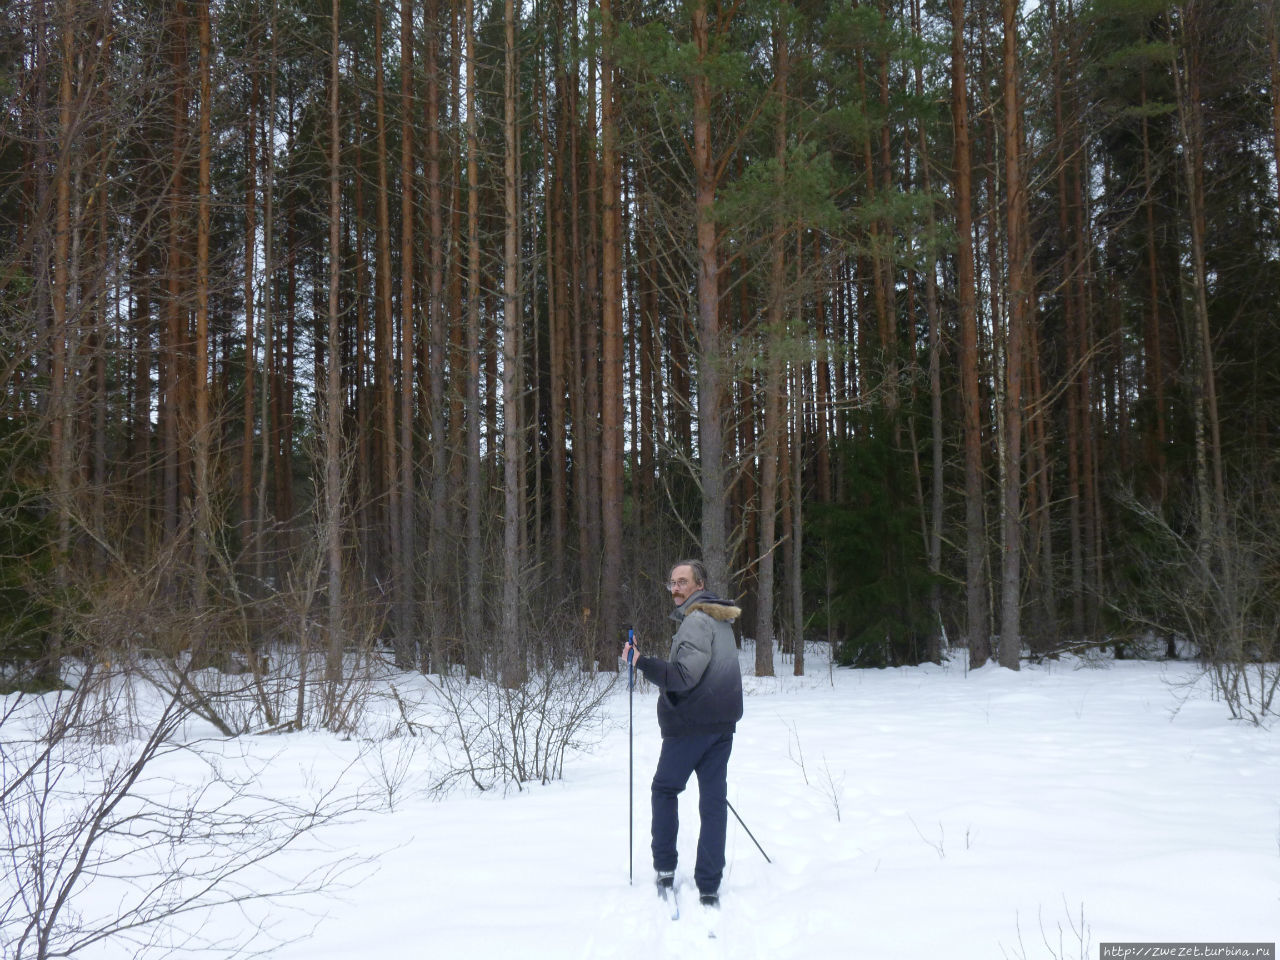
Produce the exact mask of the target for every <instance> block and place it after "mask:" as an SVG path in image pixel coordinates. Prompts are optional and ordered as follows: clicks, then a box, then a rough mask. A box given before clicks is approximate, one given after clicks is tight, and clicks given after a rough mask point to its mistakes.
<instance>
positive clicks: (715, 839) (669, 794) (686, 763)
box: [653, 733, 733, 893]
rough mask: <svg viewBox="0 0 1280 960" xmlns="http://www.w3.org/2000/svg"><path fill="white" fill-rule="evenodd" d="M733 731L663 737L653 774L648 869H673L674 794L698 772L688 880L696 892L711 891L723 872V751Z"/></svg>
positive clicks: (726, 790) (726, 803)
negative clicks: (694, 856)
mask: <svg viewBox="0 0 1280 960" xmlns="http://www.w3.org/2000/svg"><path fill="white" fill-rule="evenodd" d="M732 749H733V734H731V733H712V734H695V735H691V736H685V737H664V738H663V739H662V753H661V754H660V755H659V757H658V769H657V772H655V773H654V775H653V868H654V869H655V870H675V868H676V833H677V832H678V831H679V829H680V815H679V801H678V800H677V798H678V797H679V796H680V794H681V792H682V791H683V790H684V788H685V784H687V783H688V782H689V775H690V774H692V773H696V774H697V775H698V816H699V819H700V820H701V829H700V830H699V831H698V861H697V864H696V865H695V867H694V871H693V879H694V882H695V883H697V885H698V891H699V892H700V893H715V892H716V891H718V890H719V889H720V878H721V876H722V875H723V874H724V841H725V832H726V831H727V830H728V826H729V784H728V771H729V753H730V751H731V750H732Z"/></svg>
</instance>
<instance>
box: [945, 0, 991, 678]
mask: <svg viewBox="0 0 1280 960" xmlns="http://www.w3.org/2000/svg"><path fill="white" fill-rule="evenodd" d="M951 30H952V33H951V119H952V128H953V130H954V132H955V151H954V153H955V205H956V240H957V250H956V298H957V306H958V308H959V317H958V321H959V326H960V393H961V403H962V405H963V410H964V506H965V611H966V615H967V625H966V630H967V634H968V643H969V664H970V666H974V667H980V666H982V665H983V664H984V663H986V662H987V660H988V658H989V657H990V655H991V638H990V635H989V630H988V626H987V624H988V620H987V579H986V562H985V555H986V529H985V525H984V523H983V503H982V499H983V482H982V423H981V418H980V407H979V405H980V402H981V396H980V394H979V389H980V388H979V383H978V303H977V288H976V286H975V277H974V259H973V166H972V160H971V156H970V145H969V96H968V90H967V86H966V85H967V83H968V80H967V78H966V73H965V36H964V32H965V0H951Z"/></svg>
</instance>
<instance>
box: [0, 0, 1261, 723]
mask: <svg viewBox="0 0 1280 960" xmlns="http://www.w3.org/2000/svg"><path fill="white" fill-rule="evenodd" d="M0 105H2V112H0V673H2V676H0V683H2V684H3V688H4V689H6V690H10V689H17V688H21V689H24V690H34V689H50V688H52V687H56V686H58V685H60V684H61V683H63V682H65V680H64V671H65V669H66V664H68V663H69V662H72V661H75V662H78V663H102V664H105V663H111V662H116V663H119V662H122V661H124V660H126V659H128V658H130V657H145V658H148V659H149V660H150V661H152V662H155V661H160V662H167V663H169V664H171V665H178V666H179V667H180V669H174V670H173V671H172V672H171V674H170V676H171V677H172V678H173V680H172V682H173V684H174V685H175V687H178V688H182V689H188V690H189V692H190V694H191V696H192V697H193V698H194V700H195V702H196V703H197V704H198V703H199V700H200V697H201V696H203V694H201V693H200V692H199V689H197V687H196V686H194V685H190V681H189V677H190V672H189V671H190V670H191V669H194V668H201V669H203V668H216V669H217V670H219V671H222V672H224V673H226V674H228V675H231V674H243V675H245V676H248V677H258V678H263V677H269V676H270V675H271V674H272V672H273V671H279V670H283V669H285V668H286V662H287V664H288V665H290V666H289V669H292V670H294V672H295V675H296V677H297V678H299V682H298V685H297V687H296V688H291V689H294V693H292V694H291V695H290V696H291V697H293V698H294V699H293V700H289V701H287V702H277V701H272V702H273V703H274V704H275V705H274V707H273V708H272V709H270V710H268V711H267V712H266V715H265V720H263V721H262V722H266V723H274V724H281V725H283V724H286V723H289V722H295V723H307V722H311V721H310V720H309V719H307V718H313V717H315V716H319V717H320V719H319V720H318V721H316V722H318V723H321V724H324V725H328V726H330V727H337V726H340V725H341V722H340V720H341V718H340V717H339V716H338V715H337V712H336V711H337V709H338V708H337V707H336V706H335V704H337V703H338V702H339V700H340V698H335V697H334V696H332V693H333V691H335V690H340V689H342V686H343V684H348V683H352V682H355V680H353V677H354V676H355V674H354V673H353V667H352V664H353V663H360V662H364V661H365V660H368V659H369V658H382V659H385V660H387V661H389V662H391V663H393V664H394V667H396V668H398V669H400V670H415V671H422V672H425V673H429V674H440V675H444V674H451V673H454V672H456V673H457V674H458V675H460V676H464V677H478V678H484V679H486V680H495V681H500V682H501V684H502V685H503V686H506V687H517V686H519V685H521V684H525V683H527V682H529V680H530V678H532V677H534V676H537V675H539V674H540V673H545V672H546V671H548V670H550V669H552V668H562V667H566V666H572V667H575V668H576V667H581V668H582V669H585V670H587V671H589V672H590V671H595V670H603V671H615V670H617V669H618V666H619V661H618V653H619V651H620V649H621V646H622V642H623V640H624V639H625V637H626V635H627V631H628V630H633V631H634V633H635V636H636V637H637V638H638V642H640V643H641V644H642V645H644V646H646V647H647V648H648V649H651V650H659V651H664V650H665V649H666V643H667V638H668V637H669V636H670V630H669V629H668V626H669V625H668V622H667V615H668V612H669V601H668V600H667V599H666V594H665V592H664V581H665V580H666V575H667V571H668V570H669V569H670V567H671V565H672V564H673V563H675V562H677V561H679V560H680V559H682V558H686V557H698V558H701V559H702V560H704V561H705V563H706V566H707V569H708V571H709V586H710V587H711V588H712V589H713V590H715V591H716V592H718V593H720V594H721V595H723V596H728V597H732V598H734V600H735V602H736V603H737V604H738V605H739V606H740V607H741V608H742V610H743V615H742V618H741V619H740V621H739V623H738V628H739V633H740V637H741V639H742V640H743V641H744V642H746V641H750V642H752V643H754V649H755V662H756V673H757V674H758V675H765V674H769V673H772V672H773V671H774V670H775V663H778V662H780V663H784V664H787V667H788V669H791V667H792V665H793V666H794V671H795V672H796V673H797V674H799V673H803V671H804V669H805V662H804V653H805V641H806V640H807V641H808V642H810V643H811V644H812V643H822V644H828V643H829V644H830V645H831V649H832V654H833V657H834V658H835V659H836V660H837V661H838V662H839V663H841V664H846V665H858V666H897V665H904V664H918V663H921V662H924V661H929V660H938V659H940V658H943V657H945V656H947V654H948V651H950V650H951V649H953V648H958V647H964V648H967V656H968V658H969V661H968V662H969V664H970V666H972V667H977V666H981V665H983V664H984V663H988V662H994V663H997V664H1000V665H1002V666H1004V667H1008V668H1012V669H1017V668H1018V665H1019V663H1020V662H1023V663H1025V662H1026V661H1027V658H1042V657H1046V656H1053V655H1055V654H1057V653H1060V652H1062V651H1067V650H1082V649H1085V648H1089V647H1096V646H1105V647H1107V648H1108V649H1109V650H1113V651H1114V653H1115V655H1116V656H1126V655H1133V656H1137V655H1161V656H1162V655H1165V654H1166V653H1167V654H1170V655H1177V656H1191V655H1194V656H1199V657H1201V658H1203V659H1204V660H1205V661H1206V662H1207V663H1210V664H1213V665H1214V667H1215V669H1217V670H1219V673H1218V674H1217V676H1218V678H1219V681H1220V683H1221V685H1222V689H1223V691H1224V692H1229V691H1230V690H1236V691H1237V692H1238V691H1239V690H1240V689H1241V686H1240V685H1241V684H1244V685H1245V686H1246V687H1247V689H1246V692H1245V693H1243V694H1239V693H1237V695H1238V696H1243V697H1244V701H1243V702H1244V703H1245V705H1246V706H1248V705H1250V704H1252V705H1253V708H1254V709H1256V708H1257V707H1258V705H1259V704H1261V705H1262V706H1263V711H1262V712H1266V709H1267V708H1268V707H1270V706H1271V699H1270V698H1271V694H1272V693H1273V692H1274V691H1275V688H1276V684H1277V682H1278V681H1280V674H1277V672H1276V671H1275V670H1274V669H1271V670H1268V669H1262V670H1258V669H1257V666H1258V665H1259V664H1263V665H1265V664H1268V663H1271V664H1274V662H1275V661H1276V660H1280V488H1277V485H1276V480H1277V466H1278V464H1277V459H1276V453H1275V450H1276V447H1277V443H1276V441H1277V439H1278V438H1280V434H1278V431H1280V375H1278V374H1277V371H1278V370H1280V183H1278V167H1280V6H1278V5H1277V4H1276V3H1274V2H1273V0H946V2H942V0H644V2H635V0H567V2H566V0H560V2H558V3H557V2H554V0H521V2H519V3H517V2H516V0H493V2H488V3H486V2H479V3H477V2H476V0H399V3H398V4H395V3H390V2H387V0H365V2H356V0H96V2H92V3H90V2H85V0H11V2H9V3H7V4H5V6H4V9H3V12H0ZM779 656H780V657H781V659H778V657H779ZM1249 684H1261V686H1260V687H1259V686H1253V687H1250V686H1248V685H1249ZM308 685H309V686H308ZM1268 685H1269V686H1268ZM200 689H203V688H200ZM311 690H314V691H316V693H315V695H316V696H317V697H322V695H323V692H324V691H326V690H328V691H329V692H330V697H329V699H328V700H327V701H323V700H322V701H317V702H325V703H328V707H327V708H325V709H327V710H328V711H329V712H328V713H325V712H324V711H323V710H321V712H320V713H318V714H314V713H313V712H312V707H311V706H310V705H309V704H310V702H311V701H310V700H309V698H310V697H311V696H312V694H311V693H310V692H309V691H311ZM1264 698H1265V699H1264ZM265 702H266V701H265V700H264V703H265ZM304 702H305V703H304ZM1276 703H1277V704H1280V700H1278V701H1276ZM317 709H320V708H317ZM1271 709H1273V710H1274V707H1272V708H1271ZM219 722H221V723H224V724H225V726H226V728H227V729H226V730H225V732H227V733H232V732H238V731H237V730H236V729H235V727H236V724H235V723H234V722H233V721H232V720H230V719H228V718H227V717H226V716H225V715H224V716H223V717H222V720H220V721H219ZM255 722H258V721H255Z"/></svg>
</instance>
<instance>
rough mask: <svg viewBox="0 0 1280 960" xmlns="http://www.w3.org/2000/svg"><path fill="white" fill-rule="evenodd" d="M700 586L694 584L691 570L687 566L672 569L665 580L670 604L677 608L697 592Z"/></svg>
mask: <svg viewBox="0 0 1280 960" xmlns="http://www.w3.org/2000/svg"><path fill="white" fill-rule="evenodd" d="M701 586H702V584H700V583H695V582H694V577H693V568H692V567H689V566H683V567H673V568H672V570H671V576H670V577H669V578H668V580H667V589H668V590H670V591H671V602H672V603H674V604H675V605H676V606H677V607H678V606H680V604H682V603H684V602H685V601H686V600H688V599H689V597H690V596H691V595H692V594H693V592H694V591H695V590H698V589H699V588H700V587H701Z"/></svg>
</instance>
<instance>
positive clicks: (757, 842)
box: [725, 800, 773, 863]
mask: <svg viewBox="0 0 1280 960" xmlns="http://www.w3.org/2000/svg"><path fill="white" fill-rule="evenodd" d="M725 803H727V804H729V812H730V813H732V814H733V815H734V816H735V817H737V820H738V823H741V824H742V829H743V830H746V831H747V836H748V837H750V838H751V842H752V843H754V844H755V845H756V849H757V850H759V851H760V856H762V857H764V862H765V863H773V861H772V860H770V859H769V855H768V854H767V853H765V852H764V847H762V846H760V841H759V840H757V839H756V836H755V834H754V833H752V832H751V830H750V828H749V827H748V826H747V825H746V824H745V823H743V820H742V817H739V816H738V811H737V810H735V809H733V804H732V803H729V801H728V800H725Z"/></svg>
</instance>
